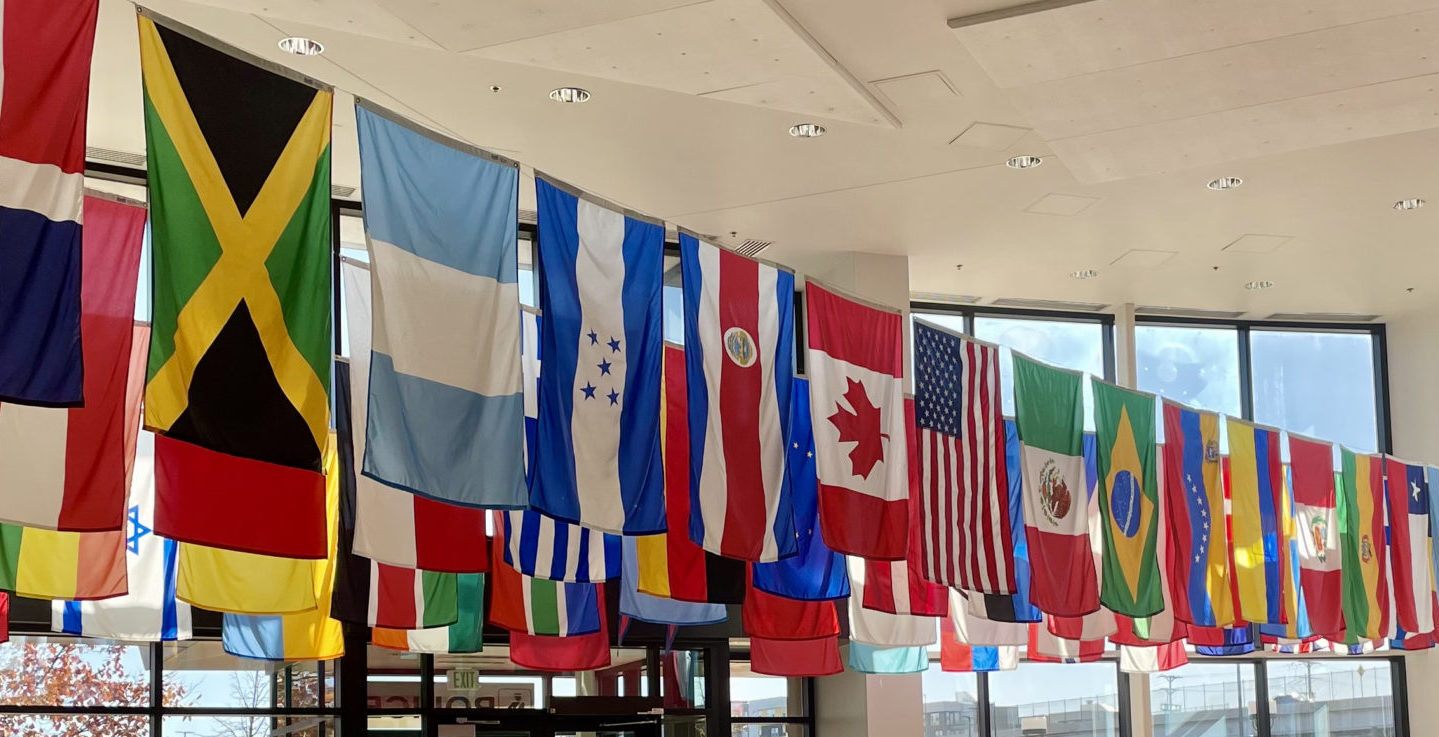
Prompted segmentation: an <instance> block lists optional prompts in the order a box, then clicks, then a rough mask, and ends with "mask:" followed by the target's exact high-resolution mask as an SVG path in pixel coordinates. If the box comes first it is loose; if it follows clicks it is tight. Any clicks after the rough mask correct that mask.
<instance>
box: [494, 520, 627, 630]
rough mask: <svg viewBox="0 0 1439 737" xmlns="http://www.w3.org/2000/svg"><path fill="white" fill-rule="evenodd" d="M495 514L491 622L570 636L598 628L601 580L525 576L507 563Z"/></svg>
mask: <svg viewBox="0 0 1439 737" xmlns="http://www.w3.org/2000/svg"><path fill="white" fill-rule="evenodd" d="M492 514H494V515H495V517H496V519H495V537H494V540H493V546H494V552H493V556H494V559H493V563H492V564H491V566H490V580H491V583H492V586H493V593H492V596H493V600H492V601H491V602H490V622H492V623H494V624H496V625H498V626H500V627H504V628H505V629H507V630H509V631H510V632H511V633H512V634H513V633H525V634H531V635H548V636H555V637H569V636H571V635H584V634H589V633H592V632H598V631H599V630H600V629H601V626H602V625H601V620H602V619H603V617H604V614H603V610H604V600H603V599H601V598H600V589H599V585H598V584H593V583H564V582H562V581H549V580H546V579H543V578H534V577H532V576H526V575H525V574H523V573H520V572H519V571H517V570H515V569H514V568H512V567H510V566H509V565H507V564H506V563H505V560H504V548H505V533H504V523H503V522H502V521H501V520H500V519H499V518H498V517H499V515H500V514H502V513H501V512H494V513H492Z"/></svg>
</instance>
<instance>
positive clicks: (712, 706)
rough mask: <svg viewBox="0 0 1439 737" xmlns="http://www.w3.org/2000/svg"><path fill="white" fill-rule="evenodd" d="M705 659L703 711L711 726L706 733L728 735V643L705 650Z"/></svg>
mask: <svg viewBox="0 0 1439 737" xmlns="http://www.w3.org/2000/svg"><path fill="white" fill-rule="evenodd" d="M706 654H707V656H708V657H706V658H705V660H706V661H708V663H707V664H706V666H705V671H706V676H705V690H707V691H709V694H708V695H707V697H706V699H705V709H706V710H707V711H708V712H709V716H708V717H706V719H707V720H708V721H710V722H712V723H711V724H709V725H708V727H709V728H708V729H707V730H706V732H707V733H708V734H713V735H727V734H730V732H731V730H730V711H729V696H730V693H729V676H730V663H729V643H728V642H725V643H723V644H717V645H713V646H711V647H709V648H707V652H706Z"/></svg>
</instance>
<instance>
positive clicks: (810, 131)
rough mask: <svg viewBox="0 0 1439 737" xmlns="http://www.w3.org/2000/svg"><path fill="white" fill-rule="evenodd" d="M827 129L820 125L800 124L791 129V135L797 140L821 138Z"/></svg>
mask: <svg viewBox="0 0 1439 737" xmlns="http://www.w3.org/2000/svg"><path fill="white" fill-rule="evenodd" d="M824 131H825V128H824V126H822V125H820V124H819V123H798V124H796V125H792V126H790V127H789V134H790V135H791V136H794V137H795V138H819V137H820V136H822V135H824Z"/></svg>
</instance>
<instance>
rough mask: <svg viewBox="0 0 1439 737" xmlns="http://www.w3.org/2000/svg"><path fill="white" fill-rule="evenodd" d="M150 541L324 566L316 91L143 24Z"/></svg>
mask: <svg viewBox="0 0 1439 737" xmlns="http://www.w3.org/2000/svg"><path fill="white" fill-rule="evenodd" d="M139 23H140V58H141V70H142V75H143V78H144V88H145V100H144V102H145V140H146V144H147V146H148V149H147V150H148V156H149V180H150V222H151V238H152V245H153V273H152V279H153V290H152V293H153V300H154V305H153V307H154V317H153V320H154V323H153V330H152V333H151V341H150V363H149V370H148V373H147V377H146V386H145V425H146V427H148V428H150V429H152V430H154V431H155V432H156V433H159V437H157V439H156V443H155V453H156V495H157V504H156V510H157V511H156V516H155V532H157V533H159V534H161V535H164V536H165V537H167V538H170V539H173V540H180V541H184V542H191V543H198V544H201V545H209V546H213V547H218V548H228V549H232V550H241V551H246V552H251V553H262V554H267V555H277V556H285V557H292V558H323V557H325V480H324V476H323V467H322V463H321V456H322V451H323V449H324V447H325V441H326V437H327V435H328V432H329V377H330V355H331V346H330V339H331V338H330V304H331V301H330V207H329V205H330V202H329V185H330V108H331V101H332V94H331V92H330V90H329V89H327V88H326V89H321V88H318V87H317V86H316V85H315V84H314V83H311V82H309V81H307V80H303V78H300V77H298V76H297V75H294V74H293V73H284V72H282V71H281V70H279V69H278V68H265V67H262V66H259V65H258V64H263V63H264V62H259V63H258V64H257V63H252V62H251V61H248V60H246V59H242V58H240V57H239V55H238V52H234V53H231V52H229V51H228V50H222V49H221V48H218V46H219V44H218V42H214V41H209V40H199V39H201V38H204V37H202V36H200V35H199V34H197V33H195V32H194V31H190V30H188V29H184V28H183V27H180V26H173V25H171V24H170V22H169V21H166V20H162V19H159V18H155V17H153V16H151V15H149V14H148V13H145V14H142V15H141V16H140V18H139Z"/></svg>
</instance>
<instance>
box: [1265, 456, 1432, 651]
mask: <svg viewBox="0 0 1439 737" xmlns="http://www.w3.org/2000/svg"><path fill="white" fill-rule="evenodd" d="M1288 438H1289V478H1290V485H1291V487H1292V492H1291V493H1292V494H1293V503H1294V522H1295V533H1296V536H1295V537H1296V539H1297V541H1298V558H1299V560H1298V565H1299V585H1300V587H1301V588H1302V589H1303V591H1304V609H1305V613H1306V614H1308V616H1309V626H1310V628H1311V629H1312V631H1314V632H1316V633H1318V634H1321V635H1333V634H1337V633H1340V632H1343V631H1344V608H1343V604H1344V595H1343V589H1344V575H1343V571H1342V569H1341V563H1342V560H1343V554H1342V553H1341V552H1340V550H1339V511H1338V502H1337V501H1336V498H1335V494H1336V492H1335V488H1334V445H1333V444H1332V443H1325V442H1322V441H1318V440H1310V439H1308V438H1302V437H1299V436H1297V435H1294V434H1293V433H1289V434H1288ZM1428 527H1429V520H1428V518H1427V515H1426V517H1425V520H1424V528H1425V534H1426V535H1427V534H1428Z"/></svg>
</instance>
